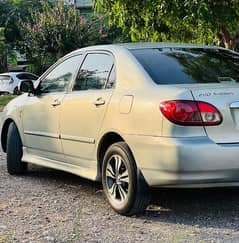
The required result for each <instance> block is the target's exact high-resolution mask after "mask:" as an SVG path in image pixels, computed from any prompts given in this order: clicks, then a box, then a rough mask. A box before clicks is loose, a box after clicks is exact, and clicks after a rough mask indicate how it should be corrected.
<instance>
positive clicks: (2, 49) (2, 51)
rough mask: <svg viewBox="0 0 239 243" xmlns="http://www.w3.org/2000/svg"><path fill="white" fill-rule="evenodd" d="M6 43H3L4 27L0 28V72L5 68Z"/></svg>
mask: <svg viewBox="0 0 239 243" xmlns="http://www.w3.org/2000/svg"><path fill="white" fill-rule="evenodd" d="M7 53H8V45H7V44H6V43H5V36H4V29H3V28H0V72H2V71H5V70H6V69H7V68H6V66H7Z"/></svg>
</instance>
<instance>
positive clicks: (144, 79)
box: [1, 43, 239, 215]
mask: <svg viewBox="0 0 239 243" xmlns="http://www.w3.org/2000/svg"><path fill="white" fill-rule="evenodd" d="M238 83H239V55H238V54H237V53H236V52H233V51H229V50H226V49H223V48H218V47H208V46H198V45H179V44H160V43H154V44H140V43H138V44H123V45H105V46H93V47H88V48H84V49H80V50H77V51H74V52H72V53H70V54H68V55H66V56H65V57H63V58H62V59H60V60H59V61H58V62H57V63H56V64H54V65H53V66H52V67H51V68H50V69H49V70H48V71H46V73H44V74H43V75H42V76H41V77H40V78H39V79H38V81H37V82H35V83H34V84H33V83H32V82H31V81H23V82H21V83H20V86H19V88H20V90H21V91H23V92H25V93H24V94H23V95H21V96H19V97H18V98H16V99H14V100H13V101H11V102H10V103H9V104H8V105H7V106H6V108H5V109H4V111H3V121H2V132H1V144H2V148H3V151H4V152H6V153H7V168H8V172H9V173H10V174H13V175H15V174H22V173H24V172H26V170H27V164H28V163H30V164H37V165H41V166H45V167H50V168H54V169H58V170H63V171H67V172H70V173H73V174H76V175H79V176H81V177H85V178H87V179H90V180H95V181H102V184H103V190H104V193H105V195H106V198H107V199H108V201H109V203H110V205H111V206H112V207H113V209H114V210H115V211H117V212H118V213H120V214H123V215H132V214H135V213H138V212H141V211H143V210H144V209H145V208H146V206H147V205H148V203H149V202H150V201H149V200H150V195H149V190H148V189H149V187H171V188H176V187H177V188H202V187H226V186H239V84H238Z"/></svg>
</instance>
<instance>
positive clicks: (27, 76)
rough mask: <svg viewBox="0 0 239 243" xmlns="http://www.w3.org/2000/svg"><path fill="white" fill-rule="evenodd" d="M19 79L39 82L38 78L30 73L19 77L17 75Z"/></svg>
mask: <svg viewBox="0 0 239 243" xmlns="http://www.w3.org/2000/svg"><path fill="white" fill-rule="evenodd" d="M16 76H17V78H19V79H21V80H23V79H29V80H37V79H38V77H37V76H35V75H33V74H30V73H20V74H18V75H16Z"/></svg>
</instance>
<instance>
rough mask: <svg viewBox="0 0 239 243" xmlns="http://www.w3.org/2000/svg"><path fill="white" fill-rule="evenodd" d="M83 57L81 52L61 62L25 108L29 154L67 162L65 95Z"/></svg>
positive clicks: (24, 122)
mask: <svg viewBox="0 0 239 243" xmlns="http://www.w3.org/2000/svg"><path fill="white" fill-rule="evenodd" d="M81 60H82V57H81V55H77V56H73V57H70V58H67V59H66V60H63V61H61V62H60V63H59V64H57V65H56V66H55V67H53V68H52V69H51V71H50V72H48V74H47V75H46V76H45V77H43V78H42V80H41V81H40V84H39V88H38V94H37V95H35V96H32V97H29V98H28V102H27V104H26V105H25V107H24V109H23V124H24V138H25V139H24V146H26V147H27V149H28V151H29V153H31V154H35V155H38V156H41V157H45V158H48V159H53V160H58V161H64V156H63V154H62V145H61V141H60V128H59V118H60V110H61V104H62V100H63V97H64V96H65V93H66V91H67V89H68V87H69V84H70V82H71V80H72V79H73V77H74V75H75V74H76V72H77V68H78V66H79V64H80V62H81Z"/></svg>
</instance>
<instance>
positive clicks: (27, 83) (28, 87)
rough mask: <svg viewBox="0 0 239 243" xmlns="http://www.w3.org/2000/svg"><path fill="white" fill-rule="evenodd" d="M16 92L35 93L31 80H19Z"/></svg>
mask: <svg viewBox="0 0 239 243" xmlns="http://www.w3.org/2000/svg"><path fill="white" fill-rule="evenodd" d="M18 90H19V91H20V92H22V93H30V94H34V93H35V88H34V85H33V82H32V81H31V80H21V81H20V82H19V83H18Z"/></svg>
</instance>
